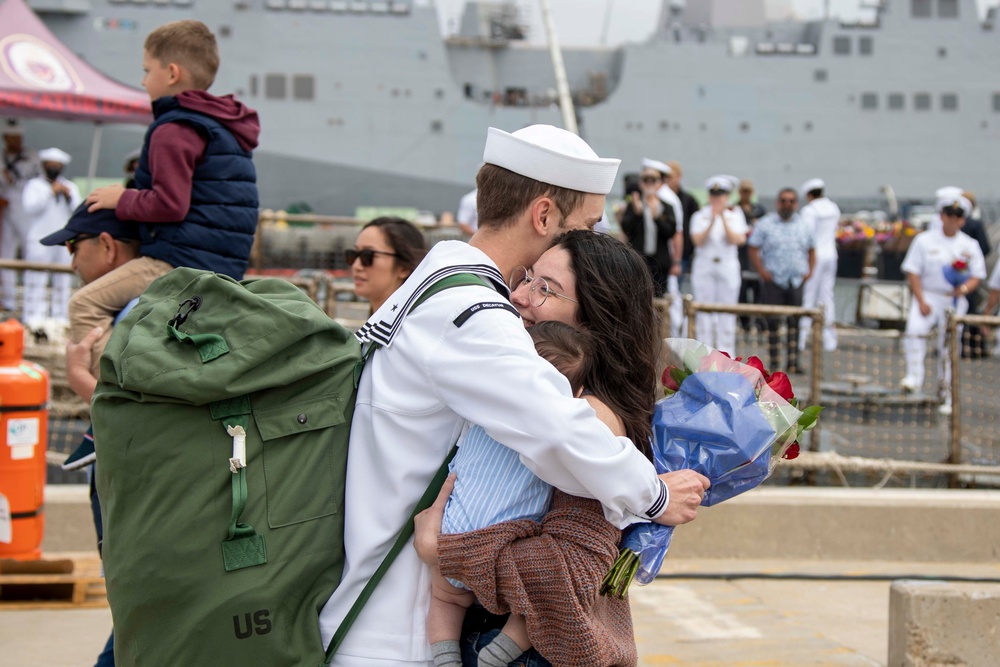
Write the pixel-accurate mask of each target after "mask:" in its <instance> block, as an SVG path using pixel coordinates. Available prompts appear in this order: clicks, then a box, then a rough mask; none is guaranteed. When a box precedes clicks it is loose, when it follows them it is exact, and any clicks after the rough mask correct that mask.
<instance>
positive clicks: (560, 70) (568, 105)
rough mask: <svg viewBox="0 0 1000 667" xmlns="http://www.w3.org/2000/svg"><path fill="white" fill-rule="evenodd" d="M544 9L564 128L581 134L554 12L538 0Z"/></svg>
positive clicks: (543, 21)
mask: <svg viewBox="0 0 1000 667" xmlns="http://www.w3.org/2000/svg"><path fill="white" fill-rule="evenodd" d="M538 2H539V4H540V5H541V8H542V23H543V24H544V25H545V36H546V38H547V39H548V42H549V55H550V56H551V57H552V69H553V70H555V75H556V92H557V93H558V94H559V109H560V110H561V111H562V118H563V127H564V128H565V129H567V130H569V131H570V132H572V133H573V134H580V130H579V129H578V128H577V126H576V111H575V110H574V109H573V98H572V97H571V96H570V94H569V80H568V78H567V77H566V65H565V63H563V57H562V49H560V48H559V38H558V37H557V36H556V28H555V25H554V24H553V22H552V10H551V9H550V8H549V0H538Z"/></svg>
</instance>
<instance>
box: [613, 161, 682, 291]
mask: <svg viewBox="0 0 1000 667" xmlns="http://www.w3.org/2000/svg"><path fill="white" fill-rule="evenodd" d="M652 165H658V166H660V167H661V168H662V169H664V170H665V169H668V168H669V167H667V166H666V165H664V164H662V163H659V162H656V161H653V160H644V161H643V167H642V173H641V174H640V177H639V192H632V193H629V194H628V195H627V196H626V204H627V206H626V208H625V211H624V213H623V214H622V220H621V226H622V231H623V232H625V235H626V237H627V238H628V242H629V244H630V245H631V246H632V247H633V248H635V249H636V250H637V251H638V252H639V254H641V255H642V256H643V258H644V259H645V260H646V265H647V266H648V267H649V271H650V273H651V274H652V276H653V283H654V285H655V286H656V296H662V295H664V294H666V292H667V280H668V278H669V277H670V267H671V265H672V256H671V254H672V253H671V245H672V244H673V242H674V235H675V234H676V232H677V217H676V213H675V211H674V209H673V208H672V207H671V206H669V205H668V204H667V203H666V202H664V201H662V200H661V199H660V196H659V194H658V193H659V192H660V190H661V188H662V187H663V176H662V173H661V172H660V171H658V170H657V167H656V166H652ZM667 189H668V190H669V188H667ZM671 192H672V191H671Z"/></svg>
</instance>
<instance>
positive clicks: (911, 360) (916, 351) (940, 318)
mask: <svg viewBox="0 0 1000 667" xmlns="http://www.w3.org/2000/svg"><path fill="white" fill-rule="evenodd" d="M924 300H925V301H926V302H927V304H928V305H929V306H930V307H931V314H930V315H927V316H924V315H921V313H920V304H919V303H917V300H916V299H913V300H912V301H911V302H910V312H909V314H908V315H907V317H906V333H905V334H904V337H903V354H904V355H905V357H906V377H905V378H904V382H906V383H912V385H913V386H915V387H916V388H917V389H918V390H919V389H920V388H921V387H922V386H923V383H924V359H925V357H926V356H927V339H928V338H929V336H930V333H931V330H932V329H933V328H934V327H937V346H938V382H939V384H940V386H941V387H942V396H943V400H944V402H945V403H946V404H949V405H950V404H951V359H950V355H949V354H948V349H947V347H946V346H945V335H946V333H947V330H948V311H949V310H954V311H955V312H956V313H957V314H959V315H964V314H965V313H967V312H968V310H969V302H968V301H966V300H965V299H964V298H961V299H959V300H958V304H957V305H954V306H953V305H952V296H951V295H950V294H937V293H931V292H924ZM957 335H958V336H959V337H961V335H962V328H961V327H959V328H958V334H957Z"/></svg>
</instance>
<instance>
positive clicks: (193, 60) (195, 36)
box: [143, 19, 219, 90]
mask: <svg viewBox="0 0 1000 667" xmlns="http://www.w3.org/2000/svg"><path fill="white" fill-rule="evenodd" d="M143 47H144V48H145V49H146V53H148V54H149V55H150V56H151V57H153V58H156V59H157V60H159V61H160V62H161V63H163V64H164V65H168V64H170V63H173V64H175V65H180V66H181V67H183V68H184V69H186V70H187V71H188V72H189V73H190V74H191V83H192V84H194V86H195V88H197V89H199V90H208V89H209V87H210V86H211V85H212V82H214V81H215V73H216V72H218V71H219V45H218V44H217V43H216V42H215V35H213V34H212V31H211V30H209V29H208V26H207V25H205V24H204V23H202V22H201V21H195V20H193V19H184V20H182V21H172V22H171V23H165V24H163V25H161V26H160V27H159V28H157V29H156V30H154V31H153V32H151V33H149V35H148V36H147V37H146V43H145V44H144V45H143Z"/></svg>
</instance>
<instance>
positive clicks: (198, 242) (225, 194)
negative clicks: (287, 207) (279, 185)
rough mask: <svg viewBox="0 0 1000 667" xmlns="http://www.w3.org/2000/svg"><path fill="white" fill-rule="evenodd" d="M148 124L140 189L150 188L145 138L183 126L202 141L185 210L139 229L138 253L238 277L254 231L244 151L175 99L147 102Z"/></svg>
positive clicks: (250, 170) (253, 180)
mask: <svg viewBox="0 0 1000 667" xmlns="http://www.w3.org/2000/svg"><path fill="white" fill-rule="evenodd" d="M153 116H154V120H153V123H152V124H151V125H150V126H149V129H147V130H146V137H145V139H144V140H143V143H142V153H141V154H140V156H139V166H138V167H137V168H136V170H135V183H136V186H137V187H138V188H139V189H140V190H143V189H146V190H148V189H149V188H151V187H152V185H153V177H152V174H151V173H150V171H149V138H150V137H151V136H152V134H153V132H154V131H155V130H156V128H157V127H159V126H160V125H162V124H164V123H176V122H181V123H187V124H189V125H191V126H193V127H194V128H195V129H197V130H198V133H199V134H200V135H201V136H203V137H205V138H206V139H207V142H208V143H207V146H206V147H205V156H204V160H203V161H202V162H201V163H199V164H197V165H195V169H194V178H193V183H192V187H191V208H190V210H189V211H188V214H187V217H185V218H184V220H183V222H181V223H178V224H163V223H156V224H148V225H143V226H142V254H143V255H145V256H147V257H153V258H155V259H162V260H163V261H164V262H167V263H168V264H170V265H171V266H175V267H177V266H189V267H191V268H195V269H204V270H207V271H214V272H216V273H222V274H225V275H227V276H231V277H232V278H235V279H236V280H242V279H243V272H244V271H246V268H247V263H248V261H249V259H250V248H251V247H252V246H253V238H254V232H255V231H256V229H257V217H258V210H257V209H258V206H259V202H258V198H257V172H256V171H255V170H254V166H253V161H252V160H251V157H250V151H248V150H244V149H243V148H242V147H241V146H240V145H239V142H237V141H236V138H235V137H234V136H233V135H232V133H231V132H229V130H227V129H226V128H225V127H224V126H223V125H222V124H221V123H220V122H218V121H217V120H215V119H214V118H211V117H209V116H206V115H205V114H201V113H198V112H197V111H191V110H190V109H185V108H184V107H182V106H180V105H179V104H178V103H177V98H175V97H162V98H160V99H158V100H156V101H155V102H153Z"/></svg>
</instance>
